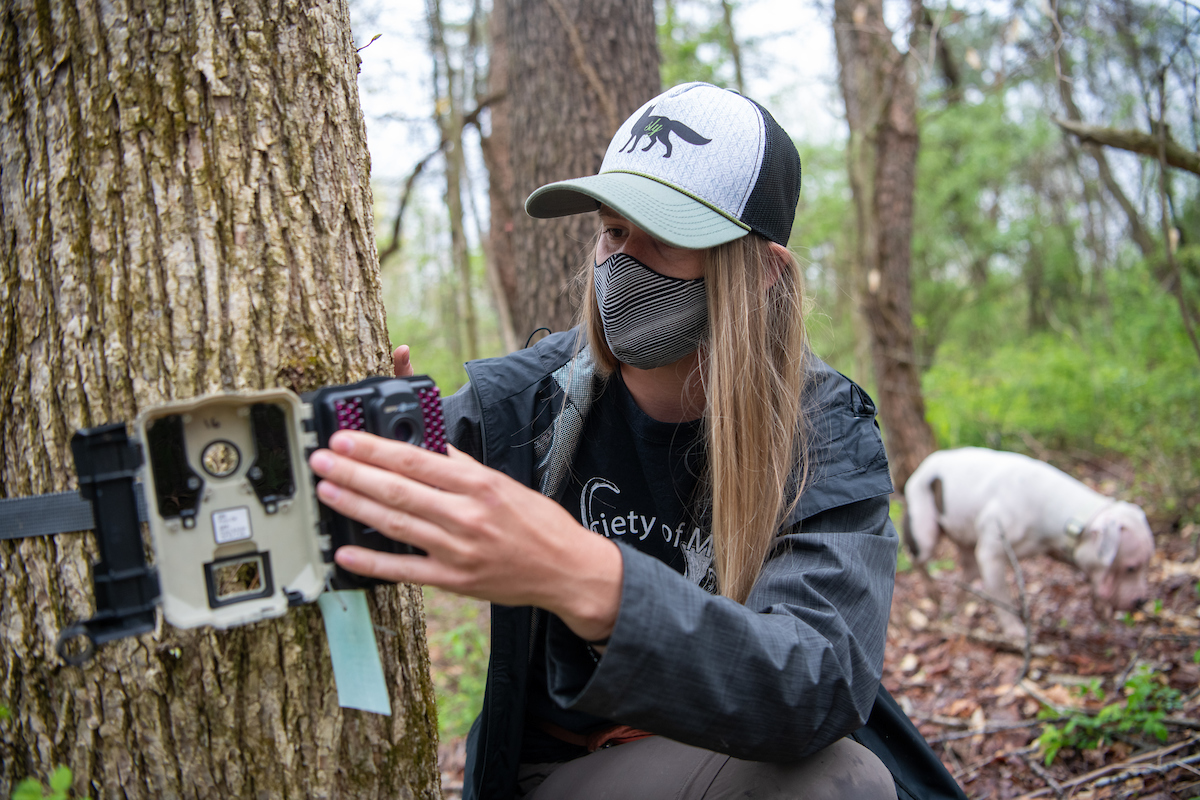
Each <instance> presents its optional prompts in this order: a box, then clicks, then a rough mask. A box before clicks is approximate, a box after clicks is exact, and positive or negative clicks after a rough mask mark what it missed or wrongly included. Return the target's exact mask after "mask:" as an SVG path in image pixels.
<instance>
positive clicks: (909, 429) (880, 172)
mask: <svg viewBox="0 0 1200 800" xmlns="http://www.w3.org/2000/svg"><path fill="white" fill-rule="evenodd" d="M918 8H919V7H918ZM918 18H919V17H918ZM834 38H835V41H836V44H837V55H838V63H839V65H840V67H841V70H840V81H841V87H842V95H843V97H844V98H845V101H846V121H847V122H848V124H849V126H850V143H849V146H848V147H847V148H846V152H847V160H848V166H849V172H850V185H851V190H852V192H853V196H854V205H855V217H856V220H857V223H858V241H857V248H858V252H857V262H858V270H859V278H858V280H859V283H860V286H861V287H864V288H862V289H860V294H859V296H860V298H861V302H862V311H863V317H864V319H865V320H866V322H867V326H868V328H869V335H870V339H871V357H872V361H873V362H874V365H875V379H876V385H877V389H876V391H877V393H878V395H879V398H878V399H879V414H880V417H881V418H882V421H883V432H884V436H885V438H886V440H887V449H888V457H889V459H890V461H891V467H892V479H893V481H894V482H895V484H896V489H897V491H899V490H901V489H902V488H903V487H904V483H905V482H906V481H907V480H908V476H909V475H910V474H912V472H913V470H915V469H916V468H917V466H918V465H919V464H920V463H921V461H922V460H923V459H924V458H925V456H927V455H929V453H931V452H933V450H935V449H936V443H935V442H934V438H933V431H932V430H931V429H930V427H929V424H928V423H927V422H926V421H925V402H924V399H923V398H922V395H921V380H920V370H919V368H918V365H917V363H916V357H915V352H914V348H913V324H912V291H911V286H910V277H909V265H910V261H911V256H912V214H913V191H914V186H915V176H916V159H917V144H918V138H917V123H916V88H915V83H914V80H913V77H912V76H911V75H910V72H909V70H910V67H909V64H908V63H907V59H906V57H905V56H904V55H903V54H901V53H900V52H899V51H898V50H897V49H896V47H895V45H893V44H892V38H891V31H889V30H888V28H887V26H886V25H885V24H884V21H883V3H882V0H835V2H834Z"/></svg>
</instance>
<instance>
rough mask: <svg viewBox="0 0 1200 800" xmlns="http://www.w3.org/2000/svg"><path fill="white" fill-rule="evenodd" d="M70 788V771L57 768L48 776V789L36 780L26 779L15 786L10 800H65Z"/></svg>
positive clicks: (65, 768)
mask: <svg viewBox="0 0 1200 800" xmlns="http://www.w3.org/2000/svg"><path fill="white" fill-rule="evenodd" d="M70 788H71V770H70V769H68V768H67V767H63V766H59V767H56V768H55V769H54V772H53V773H51V775H50V786H49V788H47V787H45V786H43V785H42V782H41V781H39V780H37V779H36V778H26V779H25V780H23V781H21V782H20V783H19V784H17V788H16V791H14V792H13V795H12V800H66V799H67V797H68V796H69V795H68V794H67V792H68V791H69V790H70Z"/></svg>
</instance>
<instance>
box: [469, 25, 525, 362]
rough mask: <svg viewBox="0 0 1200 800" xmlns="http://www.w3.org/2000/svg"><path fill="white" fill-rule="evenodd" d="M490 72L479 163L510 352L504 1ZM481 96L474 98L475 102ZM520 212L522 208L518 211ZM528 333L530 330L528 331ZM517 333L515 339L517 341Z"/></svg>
mask: <svg viewBox="0 0 1200 800" xmlns="http://www.w3.org/2000/svg"><path fill="white" fill-rule="evenodd" d="M488 41H489V43H490V48H489V50H488V77H487V86H488V92H489V93H490V96H491V97H493V98H497V99H495V100H494V101H493V102H492V103H491V105H490V106H489V107H488V112H489V119H490V121H491V126H490V128H491V131H490V133H488V135H487V136H482V137H481V138H480V149H481V150H482V151H483V163H484V166H485V167H487V173H488V208H489V210H490V214H489V219H490V224H491V227H490V229H489V231H488V243H489V248H488V262H489V263H488V267H489V269H488V280H489V281H490V283H491V286H492V292H493V294H495V295H496V305H497V308H498V311H499V313H500V320H501V325H500V327H501V333H502V334H503V335H504V345H505V348H506V349H507V350H508V351H509V352H510V353H511V352H512V351H514V350H516V349H518V348H519V347H521V345H522V344H523V343H524V342H525V339H524V337H518V336H517V332H516V328H515V326H514V325H513V318H512V317H513V308H515V307H516V305H517V303H518V294H517V257H516V252H515V248H514V245H513V228H514V227H515V223H514V221H513V220H514V217H515V216H516V214H517V209H515V208H514V207H513V200H514V198H515V196H516V192H515V191H514V189H513V176H512V159H511V157H510V149H511V144H510V142H511V141H512V133H511V128H512V125H511V123H510V121H509V113H508V109H509V104H510V103H511V102H512V101H511V100H510V99H509V93H508V34H507V31H506V27H505V3H504V2H498V3H493V5H492V13H491V14H490V15H489V16H488ZM478 100H479V98H478V97H477V98H476V102H478ZM521 213H522V215H523V214H524V212H521ZM526 335H528V334H526ZM518 339H519V341H518Z"/></svg>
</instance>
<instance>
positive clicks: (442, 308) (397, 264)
mask: <svg viewBox="0 0 1200 800" xmlns="http://www.w3.org/2000/svg"><path fill="white" fill-rule="evenodd" d="M377 196H379V194H377ZM443 212H444V209H442V208H440V207H439V208H435V209H430V208H428V207H427V206H426V205H424V204H423V203H422V202H421V200H420V198H418V199H417V200H415V201H414V204H413V206H412V207H411V209H410V211H409V212H408V214H409V216H408V217H407V219H408V222H407V223H406V225H405V228H406V230H408V231H409V233H408V234H407V235H406V236H405V246H404V249H403V250H402V251H401V253H400V254H399V255H398V256H396V257H393V258H390V259H388V261H387V263H385V264H381V265H380V272H381V276H382V279H383V287H384V304H385V306H386V307H387V312H388V336H389V337H390V338H391V341H392V344H393V345H400V344H407V345H408V346H409V347H410V348H411V350H412V362H413V367H414V368H415V369H416V371H417V372H418V373H421V374H424V375H429V376H430V377H432V378H433V379H434V380H435V381H436V382H437V384H438V386H439V387H440V388H441V390H442V394H443V395H448V394H451V393H452V392H454V391H455V390H457V389H458V388H459V387H460V386H462V385H463V384H464V383H466V380H467V376H466V373H465V372H464V371H463V366H462V365H463V362H464V361H465V360H467V359H468V358H469V357H470V347H469V344H468V342H467V341H466V336H467V333H466V330H465V325H464V315H463V313H462V312H461V310H460V309H461V307H462V306H463V292H462V291H461V288H460V287H461V284H460V280H459V277H458V276H457V275H456V274H455V272H454V269H453V267H452V265H451V263H450V258H449V253H450V246H449V244H448V241H447V239H448V236H449V234H448V233H447V225H446V223H445V220H444V219H443V216H444V214H443ZM382 216H383V215H382V214H381V213H380V212H378V211H377V213H376V219H381V218H382ZM471 298H472V303H473V307H474V309H475V313H476V316H477V328H478V342H477V343H476V344H477V348H478V349H477V355H478V357H480V358H486V357H488V356H496V355H500V354H501V353H503V352H504V346H503V342H502V341H501V335H500V329H499V322H498V316H497V314H496V312H495V306H494V304H493V299H492V296H491V292H490V291H489V289H488V283H487V275H486V272H485V265H484V262H483V257H482V255H481V254H480V253H478V252H473V253H472V254H471Z"/></svg>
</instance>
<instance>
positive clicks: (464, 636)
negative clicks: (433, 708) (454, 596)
mask: <svg viewBox="0 0 1200 800" xmlns="http://www.w3.org/2000/svg"><path fill="white" fill-rule="evenodd" d="M431 644H433V645H435V646H439V647H442V648H445V650H446V651H447V654H448V655H449V656H450V659H451V661H452V663H453V667H452V668H450V669H446V670H435V671H434V675H433V685H434V692H435V694H436V696H437V708H438V737H439V739H440V740H441V741H443V742H445V741H448V740H450V739H452V738H455V737H458V736H465V735H466V734H467V731H468V730H470V728H471V723H472V721H474V719H475V717H476V715H478V714H479V709H481V708H482V707H483V689H484V685H485V683H486V682H487V665H488V637H487V634H486V633H485V632H484V631H483V630H482V629H481V628H480V627H479V625H478V624H477V623H476V622H475V621H474V620H471V621H466V622H463V623H461V624H459V625H457V626H455V627H454V628H451V629H449V630H446V631H442V632H440V633H438V634H436V635H435V638H434V641H432V642H431Z"/></svg>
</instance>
